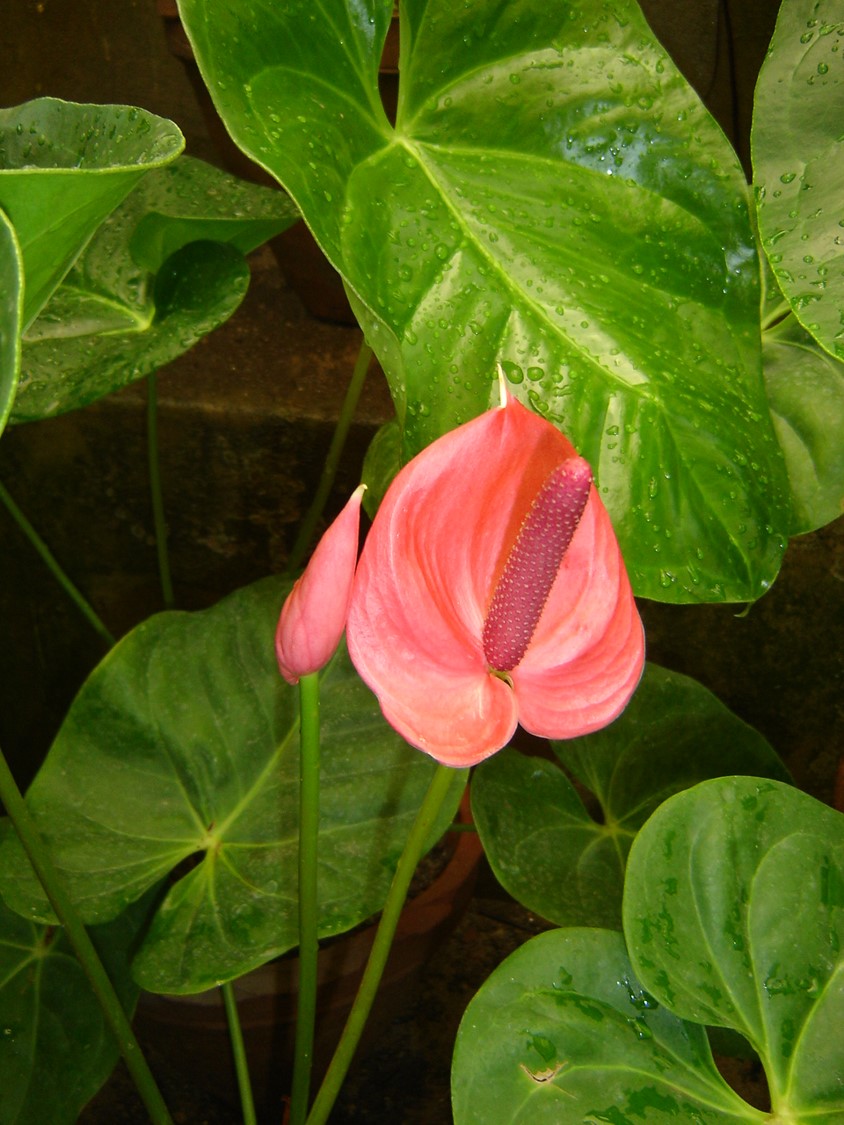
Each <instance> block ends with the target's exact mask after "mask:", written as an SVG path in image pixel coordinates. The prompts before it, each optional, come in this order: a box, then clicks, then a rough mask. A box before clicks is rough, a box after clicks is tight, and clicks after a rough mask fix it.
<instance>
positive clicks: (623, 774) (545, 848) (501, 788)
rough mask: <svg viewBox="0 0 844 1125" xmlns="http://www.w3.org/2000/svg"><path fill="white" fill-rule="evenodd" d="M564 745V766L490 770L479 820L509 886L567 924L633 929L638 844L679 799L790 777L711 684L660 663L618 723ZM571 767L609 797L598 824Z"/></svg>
mask: <svg viewBox="0 0 844 1125" xmlns="http://www.w3.org/2000/svg"><path fill="white" fill-rule="evenodd" d="M552 745H553V748H554V751H555V753H556V754H557V756H558V758H559V763H554V762H551V761H546V760H544V759H539V758H534V757H528V756H526V755H524V754H519V753H516V752H515V751H513V750H506V751H504V752H502V753H501V754H497V755H496V756H495V757H493V758H490V759H489V760H488V761H486V762H483V763H482V764H481V765H480V766H479V767H478V768H477V769H476V770H475V774H474V778H473V781H472V811H473V814H474V818H475V822H476V824H477V826H478V831H479V833H480V836H481V839H482V841H483V845H484V850H485V852H486V855H487V858H488V859H489V862H490V865H491V867H492V869H493V871H494V872H495V875H496V877H497V878H498V880H499V882H501V884H502V885H503V886H504V887H505V888H506V889H507V890H508V891H509V892H510V894H511V895H513V896H514V898H516V899H518V900H519V902H521V903H523V904H524V905H525V906H527V907H528V909H529V910H534V911H536V913H538V914H540V915H541V916H542V917H543V918H548V919H549V920H550V921H552V922H556V923H558V924H559V925H567V926H579V925H585V926H607V927H610V928H616V929H620V928H621V898H622V889H623V886H624V870H625V865H626V862H627V855H628V852H629V851H630V846H631V844H632V843H633V840H634V839H635V838H636V833H637V832H638V831H639V829H640V828H641V827H642V825H643V824H644V822H645V821H646V820H647V818H648V817H649V816H650V814H651V813H652V812H653V811H654V809H655V808H656V807H657V806H658V805H659V804H660V802H661V801H664V800H665V799H666V798H667V797H669V796H671V794H673V793H677V792H679V791H680V790H682V789H686V788H688V787H689V786H691V785H694V784H696V783H697V782H699V781H701V780H703V779H705V778H711V777H718V776H719V775H722V774H734V773H746V774H754V775H758V776H762V777H775V778H778V779H781V780H787V777H788V774H787V771H786V770H785V767H784V766H783V764H782V762H781V760H780V759H779V758H778V756H777V754H776V753H775V752H774V750H773V749H772V748H771V747H770V746H769V745H768V743H767V742H766V741H765V739H764V738H763V737H762V736H761V735H760V734H759V733H758V732H757V731H755V730H753V728H752V727H749V726H748V725H747V724H746V723H743V722H742V721H741V719H739V718H738V717H737V716H736V715H734V714H733V713H732V712H731V711H729V710H728V709H727V708H726V707H725V706H724V704H723V703H721V702H720V701H719V700H718V699H717V698H716V697H715V696H714V695H712V693H711V692H709V691H707V690H706V688H704V687H703V685H702V684H699V683H697V681H695V680H692V679H690V678H689V677H687V676H681V675H679V674H678V673H676V672H668V671H666V670H665V669H664V668H660V667H658V666H657V665H654V664H648V665H647V666H646V669H645V675H644V677H643V679H642V683H641V684H640V686H639V688H638V690H637V692H636V694H635V695H634V696H633V699H632V700H631V702H630V703H629V704H628V706H627V708H626V710H625V711H624V712H623V714H622V715H621V716H620V718H618V719H616V721H615V722H614V723H611V724H610V726H608V727H605V728H604V729H603V730H601V731H596V732H595V733H594V734H590V735H587V736H585V737H583V738H574V739H571V740H569V741H567V742H555V743H553V744H552ZM561 765H563V766H565V767H566V768H567V769H568V770H569V771H570V772H571V773H572V774H573V775H574V776H575V777H576V778H577V780H578V781H579V782H581V783H582V785H584V786H585V787H586V788H587V789H588V790H589V791H590V792H591V793H592V794H593V796H594V797H595V798H596V799H597V802H598V808H599V812H598V814H597V819H596V817H594V816H592V815H590V813H589V811H587V809H586V807H585V806H584V803H583V801H582V800H581V797H580V795H579V794H578V792H577V790H576V789H575V787H574V785H573V784H572V783H571V781H570V780H569V778H568V777H567V776H566V774H565V773H564V772H563V770H562V769H561V768H560V766H561Z"/></svg>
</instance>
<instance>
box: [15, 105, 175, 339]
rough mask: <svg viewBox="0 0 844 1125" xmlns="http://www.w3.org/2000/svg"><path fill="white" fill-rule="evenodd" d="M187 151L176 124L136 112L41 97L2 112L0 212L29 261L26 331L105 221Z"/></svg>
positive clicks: (26, 264) (139, 110)
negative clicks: (151, 175) (144, 181)
mask: <svg viewBox="0 0 844 1125" xmlns="http://www.w3.org/2000/svg"><path fill="white" fill-rule="evenodd" d="M183 146H184V138H183V137H182V134H181V133H180V132H179V130H178V128H177V127H176V126H175V125H174V124H173V122H172V121H166V120H164V119H163V118H161V117H155V116H154V115H153V114H151V113H147V112H146V111H145V110H142V109H136V108H135V107H134V106H109V105H77V104H76V103H75V102H63V101H60V100H59V99H58V98H37V99H35V100H34V101H31V102H26V103H25V104H24V105H20V106H14V107H12V108H10V109H0V208H2V209H3V210H4V211H5V212H6V214H7V215H8V217H9V219H10V220H11V222H12V225H13V226H14V228H15V232H16V234H17V238H18V242H19V243H20V247H21V253H22V256H23V264H24V275H25V278H26V286H25V301H24V312H23V325H24V328H26V327H27V325H29V324H30V322H31V321H32V320H33V319H34V318H35V317H36V316H37V314H38V312H39V311H40V309H41V308H42V307H43V305H44V304H45V302H46V301H47V299H48V298H49V296H50V294H51V293H52V292H53V290H54V289H55V288H56V286H57V285H58V284H59V282H60V281H61V280H62V278H63V277H64V275H65V274H66V273H67V271H68V270H69V269H70V267H71V265H72V264H73V262H74V260H75V258H76V256H77V255H78V254H79V252H80V250H81V249H82V248H83V246H84V245H85V243H86V242H87V241H88V239H89V238H90V237H91V235H92V234H93V232H94V231H95V230H96V229H97V227H98V226H99V225H100V223H101V222H102V221H103V219H105V217H106V215H108V214H109V213H110V212H111V211H113V210H114V208H115V207H116V206H117V205H118V203H120V201H121V200H122V199H124V198H125V196H127V195H128V194H129V192H130V191H131V190H132V188H133V187H134V186H135V184H136V183H137V182H138V180H140V178H141V177H142V176H143V175H144V174H145V173H146V172H148V171H149V170H150V169H151V168H158V167H161V166H163V165H165V164H168V163H169V162H170V161H171V160H175V158H176V157H177V156H178V154H179V152H180V151H181V149H182V147H183Z"/></svg>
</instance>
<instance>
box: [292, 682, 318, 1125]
mask: <svg viewBox="0 0 844 1125" xmlns="http://www.w3.org/2000/svg"><path fill="white" fill-rule="evenodd" d="M299 746H300V757H299V1005H298V1009H297V1012H296V1042H295V1050H294V1057H293V1089H292V1092H291V1096H290V1125H304V1122H305V1119H306V1117H307V1115H308V1100H309V1098H310V1092H311V1069H312V1065H313V1051H314V1027H315V1025H316V989H317V954H318V952H319V942H318V937H317V930H318V919H319V911H318V903H317V848H318V843H319V675H318V674H317V673H314V674H313V675H310V676H302V678H301V679H300V680H299Z"/></svg>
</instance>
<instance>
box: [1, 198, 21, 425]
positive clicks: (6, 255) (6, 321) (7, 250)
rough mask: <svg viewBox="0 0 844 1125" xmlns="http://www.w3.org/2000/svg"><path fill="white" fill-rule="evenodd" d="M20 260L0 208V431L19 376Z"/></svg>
mask: <svg viewBox="0 0 844 1125" xmlns="http://www.w3.org/2000/svg"><path fill="white" fill-rule="evenodd" d="M22 311H23V262H22V261H21V254H20V247H19V246H18V240H17V238H16V237H15V230H14V227H13V226H12V224H11V223H10V222H9V220H8V218H7V217H6V215H5V214H4V213H3V211H2V210H0V433H2V432H3V430H4V428H5V426H6V422H7V420H8V417H9V413H10V411H11V409H12V402H13V401H14V398H15V391H16V389H17V385H18V378H19V376H20V361H21V355H20V352H21V348H20V332H21V317H22Z"/></svg>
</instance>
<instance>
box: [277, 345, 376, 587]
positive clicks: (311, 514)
mask: <svg viewBox="0 0 844 1125" xmlns="http://www.w3.org/2000/svg"><path fill="white" fill-rule="evenodd" d="M371 359H372V348H370V347H369V346H368V345H367V344H366V343H362V344H361V346H360V351H359V352H358V358H357V360H356V361H355V369H354V371H353V372H352V378H351V381H350V382H349V386H348V389H347V390H346V397H345V398H344V399H343V405H342V406H341V407H340V416H339V418H338V419H337V428H336V429H335V431H334V437H333V438H332V439H331V446H330V447H329V450H328V454H327V455H326V458H325V464H324V465H323V469H322V475H321V477H320V478H319V484H318V485H317V490H316V494H315V495H314V498H313V501H312V502H311V506H310V508H309V509H308V511H307V513H306V515H305V518H304V519H303V520H302V523H301V526H300V527H299V534H298V535H297V536H296V542H295V543H294V544H293V549H292V550H291V552H290V558H289V559H288V560H287V573H288V574H293V573H295V571H297V570H298V569H299V567H300V566H301V565H302V560H303V559H304V557H305V554H306V553H307V550H308V547H309V546H310V544H311V540H312V539H313V537H314V532H315V530H316V526H317V524H318V523H319V520H320V517H321V516H322V513H323V509H324V508H325V504H326V501H327V500H328V495H329V493H330V492H331V487H332V485H333V484H334V478H335V477H336V475H337V466H338V465H339V464H340V457H341V455H342V453H343V447H344V445H345V444H346V438H347V437H348V434H349V428H350V426H351V424H352V419H353V418H354V415H355V409H356V408H357V404H358V399H359V398H360V393H361V391H362V390H363V384H364V380H365V378H366V372H367V370H368V369H369V363H370V360H371Z"/></svg>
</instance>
